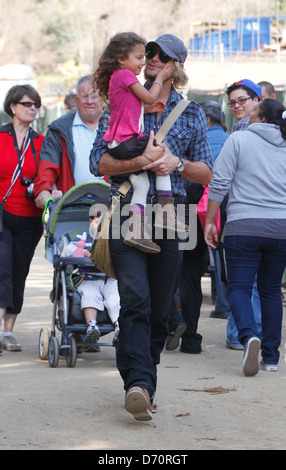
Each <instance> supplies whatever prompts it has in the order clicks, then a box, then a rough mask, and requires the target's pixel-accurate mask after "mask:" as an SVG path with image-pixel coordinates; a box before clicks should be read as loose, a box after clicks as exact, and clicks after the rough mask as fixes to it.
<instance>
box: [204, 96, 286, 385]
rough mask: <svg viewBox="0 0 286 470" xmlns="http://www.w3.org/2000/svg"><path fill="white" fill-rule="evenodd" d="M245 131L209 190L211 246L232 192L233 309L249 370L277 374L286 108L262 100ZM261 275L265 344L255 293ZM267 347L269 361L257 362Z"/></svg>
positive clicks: (225, 154) (285, 245)
mask: <svg viewBox="0 0 286 470" xmlns="http://www.w3.org/2000/svg"><path fill="white" fill-rule="evenodd" d="M249 123H250V125H249V127H248V128H247V130H245V131H244V132H235V133H234V134H232V135H231V136H230V137H229V138H228V139H227V141H226V143H225V144H224V147H223V149H222V151H221V153H220V155H219V157H218V158H217V159H216V161H215V164H214V169H213V179H212V181H211V183H210V185H209V189H210V190H209V202H208V212H207V219H206V227H205V241H206V243H207V244H208V245H209V246H211V247H212V248H215V247H216V243H217V241H218V237H217V230H216V226H215V224H214V218H215V214H216V212H217V210H218V207H219V206H220V203H221V201H222V200H223V198H224V196H225V194H226V193H227V192H228V191H229V192H230V193H229V202H228V206H227V223H226V225H225V231H224V247H225V256H226V265H227V276H228V291H229V301H230V307H231V311H232V313H233V317H234V320H235V323H236V327H237V329H238V333H239V335H238V338H239V341H240V342H241V344H243V345H244V358H243V366H242V367H243V372H244V374H245V375H247V376H252V375H255V374H256V373H257V372H258V370H259V367H260V369H263V370H267V371H276V370H277V369H278V361H279V349H278V348H279V346H280V342H281V328H282V301H281V279H282V275H283V272H284V269H285V267H286V189H285V182H286V108H285V106H283V105H282V104H281V103H280V102H279V101H276V100H274V99H265V100H262V101H260V102H259V103H258V104H257V106H256V108H255V110H254V111H253V113H252V114H251V117H250V121H249ZM256 274H257V285H258V292H259V296H260V301H261V316H262V331H263V338H262V342H260V340H259V339H258V333H257V328H256V323H255V320H254V315H253V310H252V305H251V292H252V286H253V282H254V278H255V275H256ZM260 347H261V353H262V361H261V362H260V364H259V363H258V355H259V350H260Z"/></svg>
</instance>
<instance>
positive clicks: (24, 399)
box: [0, 241, 286, 452]
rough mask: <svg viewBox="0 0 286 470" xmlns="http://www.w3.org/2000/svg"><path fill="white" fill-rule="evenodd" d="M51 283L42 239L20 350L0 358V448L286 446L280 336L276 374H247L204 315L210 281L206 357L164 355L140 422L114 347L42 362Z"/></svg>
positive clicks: (219, 326) (19, 332) (203, 322)
mask: <svg viewBox="0 0 286 470" xmlns="http://www.w3.org/2000/svg"><path fill="white" fill-rule="evenodd" d="M51 285H52V265H51V264H49V263H48V262H47V261H46V260H45V258H44V251H43V241H42V242H41V243H40V245H39V247H38V249H37V252H36V255H35V257H34V261H33V263H32V266H31V271H30V275H29V278H28V282H27V288H26V296H25V305H24V309H23V313H22V314H21V315H20V317H19V320H18V322H17V324H16V328H15V336H16V337H17V339H18V340H19V341H20V342H21V344H22V347H23V351H22V352H20V353H11V352H10V353H9V352H7V351H4V352H3V353H2V354H1V355H0V374H1V394H0V403H1V405H0V406H1V420H0V450H105V451H107V452H108V451H111V450H121V451H123V450H126V451H127V450H146V451H147V450H148V451H152V450H162V451H168V450H169V451H170V450H185V451H186V450H188V451H191V450H222V449H226V450H228V449H232V450H237V449H240V450H242V449H247V450H250V449H259V450H267V449H286V422H285V419H284V413H285V408H286V401H285V384H286V365H285V348H284V345H285V339H283V340H282V344H281V359H280V364H279V371H278V372H277V373H273V372H272V373H269V372H263V371H260V372H259V373H258V375H257V376H255V377H252V378H247V377H244V376H243V375H242V372H241V363H242V352H241V351H233V350H229V349H227V348H226V346H225V339H226V320H218V319H211V318H210V317H209V313H210V311H211V310H212V308H213V306H212V304H211V298H210V279H209V278H208V277H204V278H203V291H204V302H203V307H202V313H201V319H200V325H199V332H200V333H201V334H202V335H203V352H202V353H201V354H199V355H194V356H193V355H189V354H184V353H181V352H179V351H178V350H176V351H172V352H168V351H164V352H163V354H162V361H161V364H160V366H159V368H158V377H159V379H158V383H159V385H158V391H157V394H156V402H157V405H158V412H157V414H156V415H155V416H154V419H153V421H151V422H146V423H140V422H136V421H135V420H134V419H133V417H132V416H131V415H130V414H129V413H127V412H126V411H125V408H124V392H123V386H122V381H121V378H120V376H119V374H118V371H117V369H116V364H115V350H114V348H112V347H102V348H101V352H100V353H95V354H94V353H93V354H90V353H85V354H82V355H81V356H79V358H78V360H77V364H76V366H75V368H68V367H67V365H66V361H65V359H63V358H62V359H60V362H59V366H58V367H57V368H51V367H50V366H49V363H48V362H47V361H41V360H40V358H39V355H38V337H39V331H40V329H41V328H43V327H47V328H50V326H51V318H52V304H51V302H50V300H49V291H50V289H51ZM283 330H284V331H283V333H284V332H285V324H284V327H283ZM108 336H109V335H107V336H106V337H105V338H106V340H107V341H109V340H110V338H108ZM59 337H60V336H59ZM284 338H285V336H284Z"/></svg>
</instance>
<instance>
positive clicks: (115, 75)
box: [94, 32, 172, 253]
mask: <svg viewBox="0 0 286 470" xmlns="http://www.w3.org/2000/svg"><path fill="white" fill-rule="evenodd" d="M171 63H172V62H171V61H169V62H168V63H167V64H166V65H165V66H164V67H163V68H162V70H160V71H159V72H158V74H157V76H156V80H155V81H154V82H153V85H152V87H151V88H150V90H149V91H148V90H147V89H146V88H145V87H144V86H142V85H141V84H140V82H139V81H138V78H137V77H136V75H139V74H140V72H141V70H142V68H143V66H144V65H145V40H144V39H143V38H141V37H139V36H138V35H137V34H135V33H132V32H127V33H119V34H116V35H115V36H114V37H113V38H112V39H111V40H110V42H109V44H108V46H107V47H106V49H105V50H104V52H103V54H102V56H101V58H100V60H99V66H98V68H97V69H96V70H95V72H94V84H95V87H96V89H97V90H98V92H99V94H100V96H101V98H102V99H103V101H104V102H105V103H108V102H109V103H110V110H111V117H110V121H109V129H108V131H107V132H106V134H105V135H104V137H103V138H104V140H105V141H106V142H107V147H108V153H110V155H112V157H114V158H118V159H128V158H134V157H137V156H138V155H142V154H143V153H144V150H145V148H146V145H147V143H148V136H144V133H143V131H144V119H143V118H144V112H157V111H164V108H165V104H164V103H163V102H162V101H156V99H157V98H158V96H159V93H160V91H161V89H162V86H163V82H164V80H166V79H168V78H169V77H170V75H171V73H172V66H171ZM144 103H145V106H144ZM154 144H155V145H156V142H154ZM129 179H130V181H131V183H132V185H133V189H134V191H133V195H132V199H131V211H130V215H131V218H130V225H129V231H128V232H127V234H126V237H125V239H124V243H125V244H126V245H129V246H134V247H136V248H138V249H139V250H141V251H144V252H147V253H158V252H160V247H159V246H158V245H157V244H156V243H154V242H153V241H152V240H151V237H150V236H149V235H148V234H147V233H146V232H145V230H144V213H145V205H146V199H147V193H148V190H149V179H148V174H147V172H146V171H144V172H139V174H132V175H130V176H129ZM156 190H157V202H158V205H159V204H160V198H172V191H171V179H170V176H169V175H168V176H159V177H157V178H156ZM156 226H157V225H156ZM131 228H132V230H131ZM162 228H167V227H166V226H165V225H164V224H163V225H162Z"/></svg>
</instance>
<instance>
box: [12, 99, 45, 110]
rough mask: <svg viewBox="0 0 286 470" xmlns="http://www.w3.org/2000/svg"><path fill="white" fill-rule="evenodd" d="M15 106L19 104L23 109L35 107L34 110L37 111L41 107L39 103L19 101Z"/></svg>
mask: <svg viewBox="0 0 286 470" xmlns="http://www.w3.org/2000/svg"><path fill="white" fill-rule="evenodd" d="M17 104H21V105H22V106H25V108H31V107H32V106H35V108H36V109H39V108H40V107H41V104H40V103H34V102H33V101H19V102H18V103H17Z"/></svg>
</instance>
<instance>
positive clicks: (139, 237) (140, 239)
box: [123, 214, 161, 253]
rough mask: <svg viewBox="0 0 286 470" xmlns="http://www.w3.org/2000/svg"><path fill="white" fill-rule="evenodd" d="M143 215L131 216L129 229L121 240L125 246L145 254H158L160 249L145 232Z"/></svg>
mask: <svg viewBox="0 0 286 470" xmlns="http://www.w3.org/2000/svg"><path fill="white" fill-rule="evenodd" d="M144 221H145V219H144V215H142V214H132V215H131V217H130V219H129V229H128V231H127V233H126V236H125V238H124V240H123V243H124V244H125V245H127V246H132V247H134V248H137V249H138V250H140V251H144V252H145V253H160V251H161V248H160V247H159V245H157V244H156V243H154V242H153V241H152V239H151V236H150V234H149V233H148V231H147V230H146V225H145V223H144Z"/></svg>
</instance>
